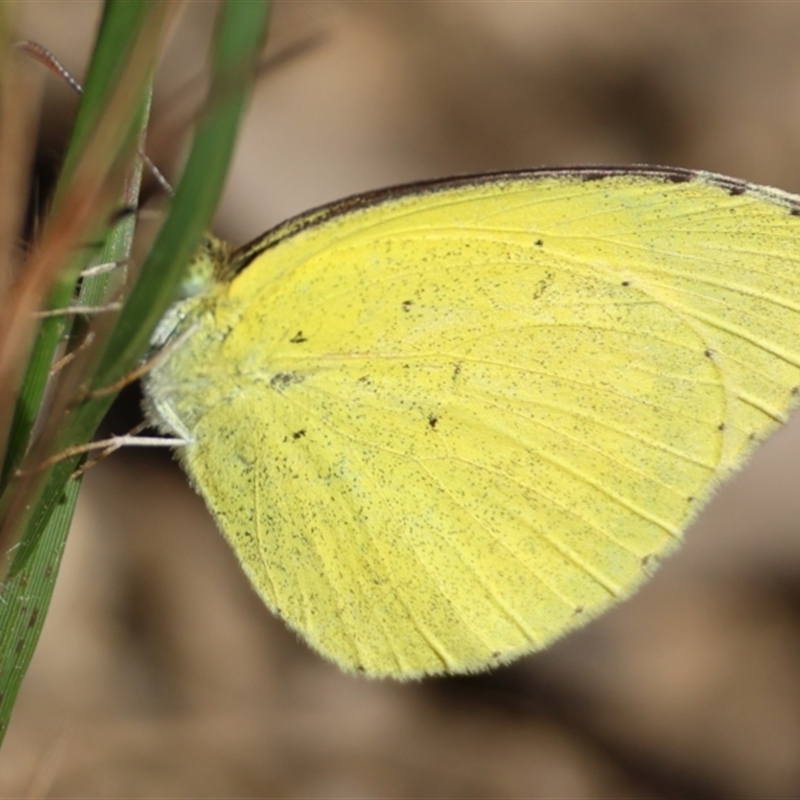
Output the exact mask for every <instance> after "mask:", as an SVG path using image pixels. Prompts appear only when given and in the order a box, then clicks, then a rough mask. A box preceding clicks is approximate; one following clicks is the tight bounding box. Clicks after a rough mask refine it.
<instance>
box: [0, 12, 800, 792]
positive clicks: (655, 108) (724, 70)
mask: <svg viewBox="0 0 800 800" xmlns="http://www.w3.org/2000/svg"><path fill="white" fill-rule="evenodd" d="M98 12H99V5H98V4H97V3H95V2H69V3H67V2H63V0H62V1H61V2H41V1H40V2H28V3H23V4H22V19H21V24H20V28H21V31H22V33H23V35H25V36H28V37H32V38H35V39H36V40H38V41H39V42H41V43H42V44H44V45H46V46H47V47H49V48H51V49H52V50H53V51H54V52H55V53H56V54H57V55H58V56H59V57H60V58H61V59H63V60H64V62H65V63H66V64H67V66H68V67H70V69H72V70H73V71H74V72H75V73H76V75H77V76H79V77H80V76H81V75H82V69H83V65H84V64H85V61H86V58H87V55H88V53H89V50H90V46H91V39H92V32H93V27H94V24H95V22H96V18H97V14H98ZM213 12H214V5H213V4H212V3H198V2H195V3H189V4H188V9H187V14H186V16H185V17H184V19H183V20H182V23H181V25H180V28H179V29H178V30H177V31H176V34H175V37H174V40H173V41H172V43H171V46H170V49H169V51H168V53H167V54H166V56H165V59H164V65H163V70H162V78H163V80H162V83H161V87H160V91H161V94H160V95H159V101H158V102H157V104H156V118H158V114H159V113H160V112H161V111H163V110H164V109H165V108H168V107H169V106H170V103H171V102H172V98H174V97H175V93H176V92H178V93H179V92H180V91H181V88H180V87H181V86H183V85H185V82H186V81H187V80H189V79H190V78H191V76H192V75H193V74H195V72H196V71H197V69H198V68H199V65H200V63H201V60H202V54H203V51H204V47H205V45H206V42H207V38H208V35H209V29H210V25H211V22H212V19H213ZM317 34H323V35H324V36H325V41H324V43H323V44H320V45H318V46H317V47H316V48H315V49H313V50H312V51H310V52H308V53H306V54H305V55H303V56H301V57H299V58H297V59H296V60H295V61H293V62H291V63H290V64H288V65H285V66H283V67H281V68H280V69H278V70H276V71H274V72H272V73H268V74H267V75H265V76H264V78H263V80H262V82H261V84H260V86H259V88H258V91H257V94H256V97H255V98H254V102H253V104H252V109H251V113H250V116H249V121H248V124H247V127H246V129H245V130H244V132H243V134H242V137H241V143H240V147H239V152H238V157H237V160H236V164H235V167H234V170H233V173H232V176H231V179H230V182H229V186H228V190H227V193H226V199H225V202H224V204H223V206H222V208H221V210H220V213H219V216H218V226H217V232H218V233H220V234H221V235H223V236H225V237H227V238H228V239H229V240H231V241H233V242H235V243H243V242H245V241H246V240H247V239H249V238H252V237H254V236H256V235H257V234H259V233H261V232H262V231H263V230H265V229H266V228H268V227H270V226H272V225H273V224H275V223H277V222H279V221H280V220H281V219H282V218H284V217H286V216H287V215H289V214H293V213H296V212H299V211H302V210H304V209H305V208H308V207H310V206H312V205H317V204H319V203H322V202H325V201H328V200H333V199H335V198H337V197H340V196H342V195H345V194H349V193H353V192H357V191H362V190H366V189H370V188H375V187H378V186H381V185H385V184H389V183H393V182H400V181H408V180H414V179H419V178H427V177H435V176H441V175H446V174H452V173H455V172H476V171H481V170H489V169H501V168H514V167H530V166H537V165H556V164H570V163H628V162H651V163H667V164H675V165H681V166H687V167H696V168H703V169H709V170H714V171H718V172H723V173H727V174H732V175H736V176H738V177H741V178H746V179H748V180H751V181H755V182H759V183H767V184H773V185H778V186H780V187H782V188H784V189H787V190H793V191H800V45H798V42H799V41H800V4H798V3H779V2H776V3H771V2H763V1H760V2H751V3H748V2H738V3H722V2H720V3H710V2H697V3H692V2H639V3H632V2H619V3H614V2H602V1H598V2H591V3H587V2H568V1H566V0H560V1H559V2H524V1H523V2H502V0H488V1H487V2H338V1H337V0H329V2H294V3H278V4H277V5H276V7H275V12H274V18H273V26H272V33H271V39H270V42H271V44H270V48H274V49H278V48H280V47H281V46H285V45H290V44H292V43H293V42H297V41H301V40H304V39H305V38H307V37H309V36H315V35H317ZM46 103H47V105H46V109H45V112H44V118H43V123H42V145H41V149H40V168H41V170H42V173H41V174H42V175H45V176H46V174H47V172H48V169H49V170H52V169H53V167H54V165H56V164H57V162H58V148H59V146H60V142H61V141H62V139H63V136H64V131H65V129H66V127H67V126H68V120H69V114H70V113H72V110H74V105H75V101H74V98H72V97H71V96H70V93H69V91H68V90H67V89H65V88H64V87H62V86H60V85H57V83H56V82H55V81H50V82H49V83H48V91H47V95H46ZM156 157H157V158H158V155H157V156H156ZM42 180H43V181H45V178H42ZM118 413H119V414H120V415H123V414H124V413H125V411H124V409H122V410H121V411H120V412H118ZM799 422H800V420H795V424H794V425H790V426H789V428H788V429H787V430H786V431H784V432H783V433H781V434H780V435H779V436H776V437H775V438H774V439H773V440H772V441H770V442H769V443H768V444H767V445H766V446H765V447H764V448H763V449H762V451H761V452H760V453H759V455H758V457H757V458H756V459H755V460H754V462H753V463H752V464H750V465H749V466H748V468H747V470H746V471H744V472H743V473H742V474H741V475H740V476H739V478H738V479H737V480H736V481H735V482H734V483H733V484H731V485H729V486H727V487H725V489H723V491H721V492H720V493H719V495H718V496H717V498H716V499H715V501H714V502H713V503H712V505H711V507H710V508H709V509H707V511H706V512H705V513H704V514H703V516H702V518H701V519H700V521H699V522H698V524H697V525H695V526H694V527H693V528H692V529H691V530H690V531H689V533H688V535H687V544H686V547H685V548H684V549H683V551H682V552H681V553H680V554H678V555H677V556H675V557H673V558H672V559H671V560H669V561H668V563H667V564H666V565H665V566H664V567H663V568H662V569H661V571H660V573H659V574H658V576H657V577H656V579H655V580H653V581H652V583H651V584H650V585H648V586H647V587H646V588H645V589H644V590H643V591H642V592H640V593H639V594H638V595H637V596H636V597H635V598H634V599H633V600H632V601H630V602H628V603H626V604H623V605H622V606H621V607H620V608H618V609H617V610H615V611H613V612H612V613H610V614H608V615H607V616H606V617H604V618H603V619H601V620H599V621H598V622H596V623H594V624H592V625H590V626H589V627H588V628H586V629H584V630H582V631H580V632H578V633H577V634H574V635H572V636H570V637H568V638H567V639H565V640H563V641H562V642H560V643H558V644H557V645H556V646H554V647H553V648H552V649H550V650H549V651H547V652H545V653H543V654H540V655H537V656H533V657H530V658H527V659H524V660H523V661H521V662H520V663H518V664H517V665H514V666H513V667H509V668H505V669H502V670H499V671H497V672H495V673H493V674H490V675H485V676H480V677H475V678H461V679H449V680H432V681H425V682H421V683H415V684H410V685H398V684H392V683H383V682H380V683H379V682H368V681H365V680H361V679H356V678H351V677H348V676H345V675H342V674H341V673H339V672H338V670H337V669H336V668H335V667H333V666H331V665H329V664H327V663H325V662H323V661H322V660H321V659H319V658H318V657H317V656H315V655H314V654H313V653H311V652H309V651H308V650H307V649H306V648H305V646H304V645H302V644H300V643H299V642H297V641H296V639H295V637H294V635H292V634H291V633H289V632H287V631H286V630H285V628H284V626H283V625H282V623H281V622H280V621H278V620H275V619H273V618H272V617H271V616H270V615H269V613H268V612H267V611H265V610H264V608H263V607H262V606H261V604H260V603H259V601H258V600H257V599H256V598H255V596H254V594H253V593H252V591H251V590H250V588H249V587H248V585H247V584H246V581H245V579H244V577H243V575H242V574H241V573H240V572H239V570H238V567H237V566H236V564H235V561H234V559H233V557H232V556H231V554H230V553H229V552H228V551H227V548H226V546H225V545H224V544H223V542H222V540H221V539H220V537H219V536H218V535H217V533H216V531H215V529H214V526H213V523H212V522H211V521H210V519H209V518H208V516H207V515H206V513H205V511H204V508H203V504H202V502H201V501H200V500H199V499H198V498H197V497H196V496H195V495H194V494H193V493H192V491H191V490H190V489H189V488H188V486H187V484H186V482H185V480H184V479H183V477H182V476H181V474H180V473H179V471H178V469H177V467H175V466H174V465H173V464H172V463H171V462H170V460H169V458H167V457H164V455H163V454H160V455H159V454H153V453H142V452H128V453H125V454H122V455H118V456H115V457H114V458H113V459H111V460H109V461H108V462H106V463H104V464H103V465H102V466H101V467H99V468H97V469H95V470H93V471H92V472H91V473H90V474H89V475H88V476H87V479H86V482H85V489H84V492H83V496H82V499H81V502H80V505H79V510H78V514H77V517H76V521H75V525H74V530H73V532H72V534H71V538H70V541H69V543H68V546H67V552H66V556H65V560H64V565H63V569H62V574H61V577H60V583H59V585H58V587H57V590H56V594H55V598H54V601H53V606H52V608H51V612H50V616H49V617H48V620H47V624H46V626H45V631H44V634H43V637H42V640H41V645H40V647H39V650H38V652H37V654H36V656H35V658H34V662H33V665H32V667H31V670H30V673H29V674H28V677H27V678H26V682H25V684H24V686H23V690H22V693H21V696H20V700H19V704H18V707H17V711H16V715H15V717H14V719H13V721H12V726H11V730H10V733H9V735H8V738H7V740H6V744H5V746H4V748H3V750H2V754H0V795H2V796H4V797H12V796H13V797H42V796H50V797H309V798H351V797H359V798H360V797H442V798H444V797H467V798H480V797H518V798H522V797H565V798H566V797H569V798H591V797H609V798H610V797H615V798H616V797H637V798H641V797H654V798H656V797H686V798H716V797H720V798H722V797H758V798H763V797H785V798H787V797H800V425H799V424H798V423H799Z"/></svg>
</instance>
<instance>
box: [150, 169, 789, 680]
mask: <svg viewBox="0 0 800 800" xmlns="http://www.w3.org/2000/svg"><path fill="white" fill-rule="evenodd" d="M799 214H800V198H798V197H795V196H793V195H789V194H786V193H784V192H780V191H778V190H774V189H767V188H761V187H756V186H753V185H750V184H747V183H743V182H740V181H736V180H733V179H730V178H723V177H720V176H717V175H712V174H709V173H703V172H690V171H685V170H677V169H665V168H645V167H641V168H640V167H633V168H603V169H564V170H540V171H528V172H519V173H504V174H496V175H486V176H480V177H470V178H458V179H451V180H444V181H439V182H431V183H422V184H414V185H410V186H404V187H399V188H394V189H387V190H385V191H379V192H374V193H371V194H366V195H361V196H357V197H353V198H350V199H347V200H343V201H341V202H338V203H334V204H332V205H330V206H326V207H323V208H320V209H317V210H315V211H311V212H309V213H307V214H304V215H301V216H300V217H297V218H295V219H293V220H290V221H289V222H287V223H284V224H283V225H281V226H279V227H278V228H276V229H274V230H273V231H271V232H269V233H267V234H265V235H264V236H263V237H261V238H260V239H257V240H256V241H255V242H253V243H251V244H249V245H247V246H245V247H244V248H242V249H240V250H236V251H233V252H230V251H229V250H228V249H227V247H225V246H224V245H222V244H221V243H218V242H214V241H212V240H209V243H208V245H207V247H206V248H205V250H204V251H203V254H202V255H201V256H200V257H198V259H197V260H196V262H195V264H194V265H193V266H192V270H191V275H190V277H189V278H188V279H187V281H186V287H187V296H186V297H184V298H183V299H182V300H180V301H179V302H178V303H177V304H176V305H175V306H174V307H173V309H172V310H171V311H170V313H169V314H168V315H167V317H166V318H165V319H164V321H163V322H162V324H161V326H160V328H159V330H158V331H157V333H156V338H155V340H154V341H155V342H156V343H157V344H158V345H163V344H165V343H167V342H170V341H174V339H175V337H177V336H181V335H184V336H186V340H185V341H182V342H181V343H179V344H177V345H176V346H174V347H172V348H171V349H170V350H168V351H165V357H164V358H163V359H162V360H161V361H160V362H159V363H158V364H157V365H156V366H155V367H154V369H153V370H152V371H151V373H150V375H149V377H148V379H147V386H146V392H147V396H148V406H149V412H150V415H151V417H152V418H153V419H154V420H155V421H156V422H157V424H158V425H159V426H160V427H161V429H162V430H164V431H168V432H169V433H171V434H175V435H178V436H180V437H182V438H183V439H184V440H185V441H186V442H187V444H186V445H185V446H183V447H182V448H181V449H180V460H181V463H182V465H183V467H184V469H185V470H186V472H187V473H188V474H189V477H190V478H191V481H192V483H193V484H194V486H195V487H196V489H197V490H198V491H199V492H200V494H202V495H203V497H204V498H205V500H206V503H207V504H208V507H209V508H210V510H211V512H212V514H213V515H214V517H215V518H216V520H217V522H218V524H219V527H220V528H221V529H222V532H223V533H224V535H225V537H226V538H227V540H228V541H229V542H230V544H231V546H232V547H233V549H234V550H235V551H236V554H237V556H238V557H239V560H240V561H241V563H242V566H243V567H244V569H245V571H246V572H247V574H248V575H249V577H250V580H251V581H252V583H253V585H254V586H255V588H256V590H257V591H258V592H259V594H260V595H261V596H262V597H263V599H264V600H265V602H266V603H267V605H269V606H270V608H272V609H273V610H274V611H275V612H276V613H278V614H280V615H281V616H282V617H283V618H284V619H285V620H286V621H287V622H288V623H289V624H290V625H291V626H292V627H294V628H295V629H297V630H298V631H299V632H300V633H301V634H302V635H303V636H304V637H305V638H306V640H307V641H308V642H309V643H310V644H311V645H312V646H313V647H315V648H316V649H317V650H319V651H320V652H321V653H322V654H324V655H325V656H327V657H328V658H330V659H332V660H334V661H335V662H336V663H337V664H339V665H340V666H341V667H343V668H345V669H348V670H358V671H363V672H365V673H367V674H369V675H375V676H393V677H399V678H409V677H414V676H421V675H426V674H434V673H461V672H472V671H478V670H482V669H485V668H488V667H491V666H494V665H496V664H500V663H503V662H507V661H509V660H511V659H513V658H516V657H518V656H520V655H522V654H524V653H528V652H531V651H534V650H538V649H541V648H543V647H545V646H547V645H548V644H549V643H550V642H552V641H553V640H554V639H555V638H557V637H559V636H561V635H562V634H564V633H565V632H567V631H569V630H571V629H573V628H575V627H577V626H579V625H582V624H583V623H585V622H586V621H587V620H589V619H591V618H592V617H594V616H596V615H597V614H598V613H600V612H602V611H603V610H604V609H606V608H608V607H609V606H610V605H612V604H613V603H615V602H617V601H619V600H621V599H622V598H624V597H626V596H627V595H629V594H630V593H631V592H632V591H633V590H634V589H635V588H636V587H637V586H638V585H639V584H640V583H641V582H642V581H643V580H644V579H645V578H646V577H647V576H648V575H649V574H650V573H652V572H653V570H654V569H655V567H656V566H657V564H658V562H659V560H660V559H661V558H662V557H663V556H664V555H665V554H666V553H668V552H669V551H671V550H672V549H673V548H674V547H675V546H677V545H678V544H679V542H680V541H681V537H682V533H683V531H684V529H685V528H686V526H687V525H688V523H689V522H690V521H691V520H692V518H693V517H694V516H695V514H696V513H697V511H698V509H699V508H700V507H701V506H702V505H703V504H704V503H705V501H706V500H708V498H709V496H710V495H711V493H712V492H713V491H714V489H715V487H716V486H717V485H718V484H719V482H720V481H721V480H723V479H724V478H726V477H727V476H728V475H729V474H730V473H731V472H732V471H733V470H735V469H737V468H738V467H740V466H741V465H742V464H743V462H744V460H745V459H746V458H747V456H748V455H749V454H750V452H751V450H752V449H753V448H754V446H755V445H756V444H757V443H758V442H759V441H761V440H762V439H763V438H764V437H765V436H766V435H767V434H768V433H769V432H770V431H772V430H774V429H775V428H776V427H777V426H778V425H780V424H782V423H783V422H785V421H786V418H787V414H788V412H789V410H790V409H791V407H793V406H794V405H795V402H796V399H797V393H798V389H797V387H798V385H800V248H799V247H798V242H800V217H798V215H799ZM187 331H188V332H189V333H188V334H187V333H186V332H187Z"/></svg>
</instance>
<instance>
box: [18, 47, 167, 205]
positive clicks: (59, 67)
mask: <svg viewBox="0 0 800 800" xmlns="http://www.w3.org/2000/svg"><path fill="white" fill-rule="evenodd" d="M16 47H17V48H18V49H20V50H22V51H23V52H25V53H27V54H28V55H29V56H31V58H33V59H34V60H36V61H38V62H39V63H40V64H43V65H44V66H45V67H47V69H49V70H50V71H51V72H52V73H54V74H55V75H58V76H59V77H60V78H62V79H63V80H65V81H66V82H67V83H68V84H69V85H70V86H71V87H72V88H73V89H74V90H75V91H76V92H77V93H78V94H80V95H82V94H83V86H81V85H80V84H79V83H78V81H76V80H75V78H73V77H72V75H71V74H70V71H69V70H68V69H67V68H66V67H65V66H64V65H63V64H62V63H61V62H60V61H59V60H58V59H57V58H56V57H55V56H54V55H53V54H52V53H51V52H50V51H49V50H48V49H47V48H46V47H44V45H41V44H39V43H38V42H32V41H31V40H29V39H23V40H22V41H20V42H17V43H16ZM139 155H140V156H141V158H142V160H143V161H144V163H145V165H146V166H147V168H148V169H149V170H150V173H151V174H152V176H153V177H154V178H155V179H156V183H158V185H159V186H160V187H161V188H162V189H163V190H164V191H165V192H166V193H167V194H169V195H172V194H175V191H174V189H173V188H172V185H171V184H170V182H169V181H168V180H167V179H166V177H165V176H164V173H163V172H162V171H161V170H160V169H159V168H158V167H157V166H156V165H155V164H154V163H153V161H152V160H151V159H150V156H148V155H147V153H145V152H144V151H143V150H140V151H139Z"/></svg>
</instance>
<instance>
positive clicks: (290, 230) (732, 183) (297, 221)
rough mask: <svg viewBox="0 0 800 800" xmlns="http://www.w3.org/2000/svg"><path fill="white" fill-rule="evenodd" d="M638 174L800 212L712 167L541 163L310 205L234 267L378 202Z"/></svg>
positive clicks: (790, 200) (778, 195)
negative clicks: (553, 180)
mask: <svg viewBox="0 0 800 800" xmlns="http://www.w3.org/2000/svg"><path fill="white" fill-rule="evenodd" d="M620 177H638V178H642V179H645V180H651V181H654V182H657V181H663V182H664V183H666V184H678V183H689V182H691V181H699V182H703V183H706V184H709V185H714V186H718V187H719V188H720V189H722V190H724V191H725V192H727V193H728V194H730V195H742V194H745V193H748V192H750V193H751V194H754V195H756V196H757V197H758V198H759V199H760V200H763V201H765V202H770V201H771V202H773V203H776V204H779V205H785V206H786V208H787V209H788V210H789V212H790V213H791V214H793V215H795V216H800V197H798V196H795V195H792V194H789V193H787V192H783V191H780V190H778V189H769V188H767V187H762V186H758V185H756V184H752V183H748V182H747V181H742V180H738V179H736V178H729V177H726V176H724V175H718V174H716V173H713V172H704V171H701V170H692V169H684V168H682V167H659V166H647V165H640V164H634V165H629V166H578V167H558V168H549V167H542V168H538V169H525V170H516V171H515V170H507V171H502V172H486V173H482V174H477V175H459V176H456V177H452V178H438V179H433V180H425V181H416V182H413V183H405V184H401V185H399V186H390V187H388V188H385V189H376V190H374V191H370V192H365V193H363V194H356V195H352V196H350V197H345V198H344V199H342V200H336V201H334V202H333V203H328V204H326V205H323V206H319V207H317V208H314V209H311V210H310V211H306V212H304V213H302V214H299V215H297V216H296V217H292V218H291V219H289V220H287V221H286V222H282V223H280V224H279V225H277V226H276V227H274V228H272V229H271V230H269V231H267V232H266V233H264V234H262V235H261V236H259V237H258V238H257V239H254V240H253V241H252V242H249V243H248V244H246V245H244V246H242V247H240V248H239V249H237V250H236V251H234V253H233V254H232V256H231V261H230V262H229V264H230V272H229V274H228V276H227V277H229V278H230V277H233V276H235V275H237V274H238V273H239V272H241V271H242V270H243V269H244V268H245V267H246V266H247V265H248V264H249V263H250V262H251V261H253V259H255V258H257V257H258V256H260V255H261V254H262V253H264V252H266V251H267V250H270V249H272V248H273V247H275V246H277V245H278V244H280V243H281V242H282V241H284V240H285V239H289V238H291V237H292V236H295V235H296V234H298V233H301V232H303V231H305V230H308V229H310V228H314V227H316V226H318V225H322V224H324V223H326V222H328V221H330V220H332V219H334V218H336V217H340V216H343V215H345V214H349V213H351V212H353V211H358V210H360V209H364V208H371V207H374V206H378V205H380V204H381V203H385V202H388V201H391V200H397V199H400V198H403V197H408V196H410V195H423V194H431V193H435V192H442V191H447V190H449V189H460V188H463V187H465V186H480V185H483V184H487V183H515V182H518V181H524V180H531V181H535V180H543V179H547V178H571V179H574V180H582V181H587V182H588V181H602V180H607V179H609V178H620Z"/></svg>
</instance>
